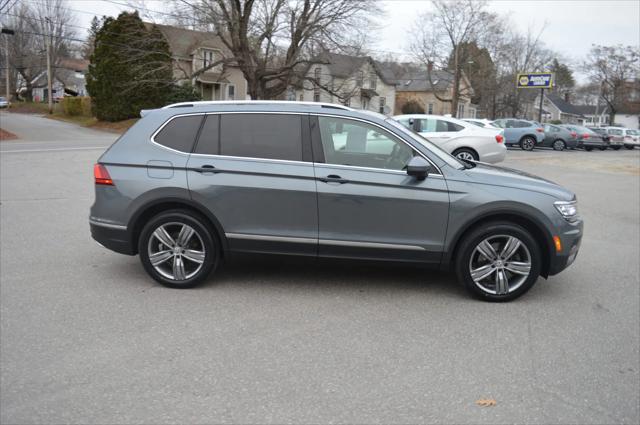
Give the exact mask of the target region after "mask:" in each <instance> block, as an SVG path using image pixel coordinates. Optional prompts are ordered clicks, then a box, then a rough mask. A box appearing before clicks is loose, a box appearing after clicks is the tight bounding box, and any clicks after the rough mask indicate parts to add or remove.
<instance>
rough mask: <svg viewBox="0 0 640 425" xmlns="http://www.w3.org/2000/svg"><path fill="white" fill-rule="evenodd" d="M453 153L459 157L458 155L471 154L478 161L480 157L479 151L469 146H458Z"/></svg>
mask: <svg viewBox="0 0 640 425" xmlns="http://www.w3.org/2000/svg"><path fill="white" fill-rule="evenodd" d="M452 155H453V156H455V157H456V158H457V157H458V155H471V157H472V158H473V160H474V161H478V160H479V159H480V157H479V156H478V153H477V152H476V151H474V150H473V149H469V148H458V149H456V150H455V151H453V154H452Z"/></svg>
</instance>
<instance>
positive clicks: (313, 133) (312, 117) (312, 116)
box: [149, 111, 444, 178]
mask: <svg viewBox="0 0 640 425" xmlns="http://www.w3.org/2000/svg"><path fill="white" fill-rule="evenodd" d="M269 113H275V114H278V115H301V116H305V115H306V116H307V117H308V118H309V120H308V123H309V133H307V134H304V133H305V129H304V128H303V140H302V151H303V156H304V152H305V149H306V148H305V144H309V143H310V145H311V152H312V157H311V161H294V160H288V159H272V158H257V157H249V156H230V155H212V154H204V153H194V152H193V149H195V145H196V143H197V140H198V138H199V137H200V130H201V129H202V125H203V124H204V122H205V120H203V121H202V122H201V123H200V129H198V133H197V135H196V141H195V142H194V144H193V147H192V148H191V152H182V151H179V150H176V149H173V148H170V147H168V146H164V145H161V144H160V143H158V142H156V141H155V136H156V135H157V134H158V133H159V132H160V131H162V129H163V128H164V126H165V125H167V124H168V123H169V122H171V121H172V120H174V119H176V118H179V117H185V116H192V115H225V114H269ZM317 117H331V118H341V119H345V120H352V121H359V122H363V123H365V124H369V125H372V126H375V127H378V128H380V129H381V130H383V131H385V132H387V133H391V134H392V135H393V136H394V137H395V138H396V139H399V140H400V141H401V142H402V143H404V144H405V145H407V146H409V147H410V148H411V149H413V150H414V151H415V152H416V153H417V154H418V155H419V156H421V157H422V158H423V159H424V160H426V161H427V162H428V163H429V164H431V166H432V167H433V168H434V169H435V170H437V172H434V173H429V176H432V177H438V178H444V173H443V172H442V170H441V169H440V167H438V166H437V165H436V164H435V163H434V162H433V161H432V160H431V159H429V158H428V157H427V156H426V155H424V154H423V153H422V152H420V151H419V150H418V149H417V148H416V147H415V146H413V145H412V144H411V143H409V142H407V141H406V140H404V138H403V137H402V136H399V135H398V134H396V133H395V132H394V131H391V130H389V129H388V128H386V127H383V126H381V125H379V124H377V123H374V122H371V121H367V120H365V119H361V118H356V117H347V116H342V115H333V114H322V113H309V112H272V111H219V112H191V113H184V114H176V115H173V116H171V117H170V118H169V119H167V120H166V121H165V122H164V123H163V124H162V125H161V126H160V127H158V129H157V130H156V131H155V132H153V133H152V134H151V137H150V138H149V141H150V142H151V143H152V144H154V145H156V146H159V147H161V148H163V149H166V150H169V151H171V152H175V153H178V154H181V155H193V156H199V157H209V158H220V159H225V158H228V159H234V160H242V161H259V162H271V163H283V164H298V165H300V164H305V165H314V166H315V164H320V165H323V166H329V167H338V168H347V169H355V170H364V171H377V172H389V173H394V174H406V172H405V171H400V170H388V169H385V168H370V167H359V166H357V165H341V164H327V163H326V162H317V161H316V155H317V154H316V152H315V149H316V148H317V147H316V146H315V143H314V140H313V139H314V138H315V137H317V136H319V128H318V125H319V123H318V120H317ZM314 126H315V128H314ZM303 127H304V123H303ZM305 136H309V137H307V140H305ZM318 142H320V148H321V149H322V141H321V140H318ZM425 149H428V148H425ZM322 159H323V160H324V150H323V151H322Z"/></svg>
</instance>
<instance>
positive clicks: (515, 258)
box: [456, 222, 542, 301]
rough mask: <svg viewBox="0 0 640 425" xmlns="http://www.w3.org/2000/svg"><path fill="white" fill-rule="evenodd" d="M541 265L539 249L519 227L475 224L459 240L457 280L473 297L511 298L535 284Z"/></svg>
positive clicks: (511, 224)
mask: <svg viewBox="0 0 640 425" xmlns="http://www.w3.org/2000/svg"><path fill="white" fill-rule="evenodd" d="M541 266H542V257H541V253H540V248H539V247H538V244H537V243H536V241H535V239H534V238H533V236H531V234H530V233H529V232H528V231H527V230H526V229H525V228H523V227H522V226H519V225H517V224H513V223H509V222H493V223H489V224H487V225H484V226H482V227H478V228H477V229H475V230H473V231H472V232H471V233H469V234H468V235H467V236H466V237H465V238H464V240H463V241H462V242H461V245H460V249H459V250H458V256H457V258H456V272H457V274H458V279H459V280H460V281H461V282H462V283H463V284H464V286H465V288H466V289H467V290H468V291H469V292H470V293H471V294H472V295H473V296H475V297H477V298H480V299H483V300H486V301H510V300H513V299H515V298H518V297H519V296H521V295H523V294H524V293H525V292H527V291H528V290H529V289H531V287H532V286H533V285H534V284H535V282H536V280H537V279H538V276H539V275H540V270H541Z"/></svg>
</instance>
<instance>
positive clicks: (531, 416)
mask: <svg viewBox="0 0 640 425" xmlns="http://www.w3.org/2000/svg"><path fill="white" fill-rule="evenodd" d="M0 126H1V127H2V128H4V129H6V130H9V131H11V132H13V133H15V134H16V135H18V136H19V137H20V139H18V140H12V141H3V142H0V234H1V239H0V241H1V245H0V248H1V249H0V254H1V255H0V291H1V292H0V325H1V327H0V331H1V333H0V367H1V371H0V372H1V374H0V378H1V380H0V422H2V423H7V424H10V423H11V424H13V423H45V422H46V423H63V422H65V423H176V422H181V423H192V422H193V423H196V422H197V423H223V422H224V423H230V422H233V423H328V422H332V423H416V422H430V423H433V422H437V423H469V422H472V423H583V424H590V423H593V424H596V423H597V424H601V423H629V424H634V423H638V422H640V337H639V335H640V244H639V241H640V150H638V149H636V150H635V151H627V150H624V149H623V150H621V151H617V152H614V151H605V152H600V151H594V152H583V151H570V152H559V153H558V152H554V151H551V150H536V151H534V152H523V151H520V150H517V149H516V150H510V151H509V152H508V155H507V160H506V161H505V162H504V165H505V166H509V167H513V168H517V169H520V170H524V171H528V172H532V173H534V174H537V175H540V176H543V177H545V178H548V179H550V180H553V181H556V182H558V183H561V184H563V185H565V186H567V187H569V188H570V189H572V190H573V191H575V192H576V193H577V196H578V199H579V202H580V208H581V213H582V215H583V217H584V219H585V222H586V224H585V226H586V227H585V237H584V240H583V243H582V249H581V252H580V255H579V256H578V259H577V260H576V262H575V263H574V264H573V265H572V266H571V267H570V268H569V269H567V270H566V271H565V272H563V273H561V274H560V275H557V276H553V277H551V278H550V279H549V280H544V279H541V280H539V282H538V284H537V285H536V286H535V287H534V288H533V289H532V290H531V291H530V292H529V293H528V294H527V295H525V296H524V297H522V298H520V299H518V300H516V301H514V302H511V303H507V304H490V303H483V302H479V301H475V300H472V299H470V298H469V297H468V296H467V294H466V293H465V291H464V290H463V289H462V288H461V287H460V286H458V284H457V283H456V281H455V278H454V276H453V275H449V274H446V273H434V272H430V271H426V270H423V269H420V268H405V267H394V266H373V265H369V264H367V265H363V264H359V263H332V262H321V263H316V262H313V261H306V262H302V261H298V260H291V259H283V258H266V259H240V260H235V261H233V262H231V263H229V264H225V265H224V266H223V267H222V269H221V270H220V271H219V273H218V274H217V275H215V276H213V277H211V278H210V280H209V281H208V283H207V284H206V285H204V286H202V287H200V288H197V289H194V290H183V291H180V290H171V289H166V288H163V287H161V286H159V285H157V284H155V283H154V282H153V281H151V280H150V278H148V277H147V276H146V274H145V272H144V271H143V269H142V266H141V265H140V264H139V261H138V258H137V257H127V256H122V255H118V254H115V253H112V252H110V251H107V250H105V249H103V248H101V247H100V246H98V245H97V244H96V243H94V242H93V241H92V240H91V239H90V236H89V226H88V222H87V217H88V209H89V206H90V205H91V203H92V202H93V184H92V164H93V163H94V162H95V160H96V159H97V158H98V156H99V155H100V153H101V152H102V151H103V150H104V149H105V148H106V147H107V146H108V145H109V144H110V143H111V142H112V141H113V140H115V138H116V137H117V136H116V135H114V134H110V133H101V132H97V131H90V130H86V129H81V128H78V127H74V126H72V125H70V124H65V123H61V122H57V121H52V120H47V119H45V118H39V117H36V116H23V115H8V114H6V113H1V114H0ZM479 399H495V400H496V402H497V404H496V405H495V406H493V407H479V406H477V405H476V404H475V401H476V400H479Z"/></svg>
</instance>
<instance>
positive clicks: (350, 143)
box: [318, 117, 414, 170]
mask: <svg viewBox="0 0 640 425" xmlns="http://www.w3.org/2000/svg"><path fill="white" fill-rule="evenodd" d="M318 122H319V124H320V137H321V140H322V148H323V151H324V157H325V161H326V163H327V164H337V165H353V166H357V167H368V168H383V169H389V170H402V169H403V167H404V166H405V165H406V164H407V162H408V161H409V159H411V157H413V154H414V152H413V149H412V148H411V147H409V146H408V145H406V144H405V143H404V142H402V141H400V140H398V139H396V138H395V137H393V136H391V135H390V134H388V133H387V132H385V131H382V130H380V129H379V128H378V127H375V126H372V125H369V124H365V123H363V122H360V121H353V120H347V119H341V118H332V117H318Z"/></svg>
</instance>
